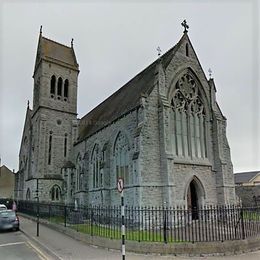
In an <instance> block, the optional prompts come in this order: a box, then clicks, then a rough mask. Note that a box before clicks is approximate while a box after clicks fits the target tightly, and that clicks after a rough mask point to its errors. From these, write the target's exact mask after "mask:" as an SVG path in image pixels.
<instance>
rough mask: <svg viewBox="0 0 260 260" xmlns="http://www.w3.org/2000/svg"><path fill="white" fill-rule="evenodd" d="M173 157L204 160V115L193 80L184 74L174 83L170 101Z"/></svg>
mask: <svg viewBox="0 0 260 260" xmlns="http://www.w3.org/2000/svg"><path fill="white" fill-rule="evenodd" d="M171 104H172V109H173V121H174V129H173V131H174V137H173V146H174V152H175V155H177V156H180V157H192V158H195V157H197V158H206V157H207V152H206V131H205V129H206V123H205V122H206V114H205V108H204V105H203V103H202V99H201V96H200V93H199V90H198V86H197V85H196V82H195V80H194V79H193V77H192V76H191V75H190V74H184V75H183V76H182V77H181V78H180V79H179V80H178V81H177V83H176V86H175V91H174V94H173V99H172V102H171Z"/></svg>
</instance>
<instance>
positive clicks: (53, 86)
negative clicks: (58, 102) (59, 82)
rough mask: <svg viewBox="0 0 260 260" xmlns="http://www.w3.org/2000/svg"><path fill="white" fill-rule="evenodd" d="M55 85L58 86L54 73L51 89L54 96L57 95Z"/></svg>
mask: <svg viewBox="0 0 260 260" xmlns="http://www.w3.org/2000/svg"><path fill="white" fill-rule="evenodd" d="M55 87H56V77H55V76H54V75H52V77H51V89H50V93H51V97H52V98H53V97H54V96H55Z"/></svg>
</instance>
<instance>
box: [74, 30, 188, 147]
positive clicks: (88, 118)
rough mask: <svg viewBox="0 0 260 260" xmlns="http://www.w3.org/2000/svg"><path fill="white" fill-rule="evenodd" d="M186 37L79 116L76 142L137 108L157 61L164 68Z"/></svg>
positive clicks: (151, 82)
mask: <svg viewBox="0 0 260 260" xmlns="http://www.w3.org/2000/svg"><path fill="white" fill-rule="evenodd" d="M186 37H187V39H188V40H189V38H188V36H187V34H184V35H183V37H182V38H181V39H180V41H179V42H178V43H177V44H176V45H175V46H174V47H172V48H171V49H170V50H168V51H167V52H166V53H165V54H164V55H162V56H161V57H160V59H157V60H156V61H154V62H153V63H152V64H151V65H149V66H148V67H147V68H145V69H144V70H143V71H141V72H140V73H139V74H137V75H136V76H135V77H134V78H133V79H131V80H130V81H129V82H127V83H126V84H125V85H124V86H123V87H121V88H120V89H119V90H117V91H116V92H115V93H114V94H112V95H111V96H110V97H108V98H107V99H106V100H105V101H103V102H102V103H101V104H99V105H98V106H97V107H95V108H94V109H93V110H92V111H90V112H89V113H88V114H86V115H85V116H84V117H83V118H81V120H80V124H79V138H78V142H80V141H82V140H83V139H85V138H87V137H89V136H91V135H92V134H94V133H95V132H97V131H99V130H100V129H102V128H103V127H105V126H107V125H109V124H111V123H112V122H113V121H115V120H116V119H118V118H120V117H121V116H123V115H125V114H126V113H128V112H130V111H132V110H133V109H135V108H137V107H138V106H139V105H140V103H141V97H143V96H148V95H149V94H150V93H151V91H152V89H153V88H154V82H155V77H156V75H157V73H158V69H157V65H158V64H159V62H161V64H162V66H163V67H164V68H166V67H167V66H168V64H169V63H170V61H171V60H172V58H173V56H174V54H175V53H176V51H177V49H178V47H179V46H180V45H181V43H182V41H183V39H184V38H186Z"/></svg>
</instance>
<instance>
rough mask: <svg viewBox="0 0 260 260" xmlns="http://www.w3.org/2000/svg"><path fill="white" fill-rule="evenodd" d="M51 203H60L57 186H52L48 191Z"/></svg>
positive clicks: (59, 191)
mask: <svg viewBox="0 0 260 260" xmlns="http://www.w3.org/2000/svg"><path fill="white" fill-rule="evenodd" d="M50 199H51V201H60V199H61V189H60V187H59V186H58V185H56V184H55V185H53V186H52V188H51V190H50Z"/></svg>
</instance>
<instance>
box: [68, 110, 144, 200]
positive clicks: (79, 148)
mask: <svg viewBox="0 0 260 260" xmlns="http://www.w3.org/2000/svg"><path fill="white" fill-rule="evenodd" d="M138 113H139V112H138V110H134V111H132V112H130V113H128V114H127V115H125V116H123V117H121V118H120V119H118V120H117V121H115V122H114V123H112V124H110V125H109V126H107V127H105V128H103V129H102V130H100V131H99V132H97V133H95V134H94V135H92V136H90V137H89V138H87V139H86V140H84V141H81V142H80V143H77V144H76V145H75V146H74V150H73V155H72V156H73V157H72V158H71V159H72V161H73V162H74V163H75V164H76V167H77V157H78V156H79V154H80V155H81V157H82V158H84V164H83V165H84V166H83V167H84V180H85V187H86V189H85V190H86V191H87V192H86V193H85V194H84V195H82V192H80V191H77V190H76V191H75V198H78V199H80V198H81V200H82V196H84V197H85V203H88V204H95V205H101V204H103V205H120V194H119V193H118V191H117V188H116V184H117V180H116V169H115V160H114V152H113V149H114V144H115V141H116V138H117V135H118V133H119V132H122V133H123V134H124V135H125V136H126V137H127V140H128V143H129V172H130V183H129V185H126V186H125V189H124V195H125V203H126V205H138V204H139V189H138V188H137V187H136V186H137V185H139V176H138V171H137V170H136V168H137V164H138V163H137V161H139V159H140V158H139V157H138V156H139V155H138V154H139V153H138V151H137V149H138V146H139V145H138V144H137V142H138V141H137V139H138V134H137V135H136V132H137V128H138V120H139V119H138ZM96 144H97V145H98V146H99V149H100V151H102V152H104V153H105V158H106V159H105V161H104V165H103V168H102V171H103V178H104V179H103V183H104V184H103V186H102V187H98V188H93V170H92V164H91V160H92V152H93V148H94V146H95V145H96ZM136 156H137V158H136Z"/></svg>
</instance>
